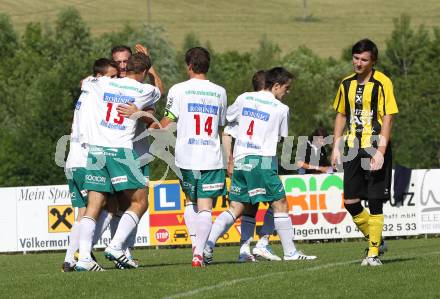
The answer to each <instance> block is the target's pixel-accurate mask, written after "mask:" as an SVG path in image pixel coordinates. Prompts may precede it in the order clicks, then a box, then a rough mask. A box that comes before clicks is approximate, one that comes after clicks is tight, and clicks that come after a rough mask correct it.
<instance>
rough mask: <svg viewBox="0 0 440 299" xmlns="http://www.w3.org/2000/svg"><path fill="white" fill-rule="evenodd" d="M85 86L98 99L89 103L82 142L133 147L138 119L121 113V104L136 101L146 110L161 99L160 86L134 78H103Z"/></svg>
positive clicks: (85, 113) (83, 124) (83, 125)
mask: <svg viewBox="0 0 440 299" xmlns="http://www.w3.org/2000/svg"><path fill="white" fill-rule="evenodd" d="M83 89H84V90H86V91H87V92H89V94H90V97H94V98H93V100H91V101H87V103H86V104H87V105H86V107H85V112H84V115H86V116H85V118H86V121H84V122H83V123H82V125H81V128H83V127H84V129H81V130H82V131H83V132H85V133H84V134H81V141H82V143H83V142H84V143H88V144H90V145H97V146H104V147H117V148H130V149H132V148H133V138H134V133H135V129H136V124H137V121H136V120H132V119H129V118H124V117H122V116H121V115H119V114H118V112H117V111H116V107H117V106H118V105H120V104H127V103H133V104H135V105H136V107H137V108H138V109H141V110H142V109H144V108H145V107H147V106H151V105H154V103H156V102H157V101H158V100H159V98H160V91H159V89H158V88H157V87H154V86H152V85H150V84H143V83H140V82H137V81H136V80H134V79H130V78H119V79H111V78H108V77H99V78H97V79H95V80H93V81H91V82H88V84H83Z"/></svg>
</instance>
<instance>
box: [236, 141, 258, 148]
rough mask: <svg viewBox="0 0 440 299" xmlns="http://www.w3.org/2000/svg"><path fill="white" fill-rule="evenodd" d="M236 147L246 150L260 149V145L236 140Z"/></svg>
mask: <svg viewBox="0 0 440 299" xmlns="http://www.w3.org/2000/svg"><path fill="white" fill-rule="evenodd" d="M236 144H237V146H241V147H246V148H253V149H261V146H260V145H257V144H255V143H252V142H249V141H242V140H240V139H237V142H236Z"/></svg>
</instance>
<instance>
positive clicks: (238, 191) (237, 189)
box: [230, 185, 241, 193]
mask: <svg viewBox="0 0 440 299" xmlns="http://www.w3.org/2000/svg"><path fill="white" fill-rule="evenodd" d="M230 192H232V193H240V192H241V187H238V186H235V185H231V191H230Z"/></svg>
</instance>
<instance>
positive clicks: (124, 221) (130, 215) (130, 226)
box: [109, 211, 139, 250]
mask: <svg viewBox="0 0 440 299" xmlns="http://www.w3.org/2000/svg"><path fill="white" fill-rule="evenodd" d="M138 223H139V217H138V216H137V215H136V214H135V213H134V212H132V211H126V212H125V213H124V215H122V217H121V220H120V221H119V225H118V229H117V230H116V233H115V236H114V237H113V239H112V241H111V242H110V244H109V246H110V247H111V248H113V249H116V250H121V249H122V246H123V244H124V242H125V241H126V240H127V238H128V235H130V233H131V232H132V231H133V230H134V229H135V228H136V226H137V224H138Z"/></svg>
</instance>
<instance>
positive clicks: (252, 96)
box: [226, 91, 289, 161]
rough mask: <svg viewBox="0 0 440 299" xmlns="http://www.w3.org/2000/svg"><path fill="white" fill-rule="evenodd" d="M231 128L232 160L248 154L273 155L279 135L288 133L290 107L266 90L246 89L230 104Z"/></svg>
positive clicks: (228, 117) (228, 116)
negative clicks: (233, 140) (247, 90)
mask: <svg viewBox="0 0 440 299" xmlns="http://www.w3.org/2000/svg"><path fill="white" fill-rule="evenodd" d="M226 119H227V120H228V122H229V123H238V126H237V127H236V128H235V129H234V135H235V137H236V140H235V144H234V161H237V160H239V159H241V158H243V157H245V156H248V155H257V156H275V155H276V151H277V143H278V140H279V137H280V136H281V137H287V136H288V126H289V107H288V106H286V105H285V104H283V103H281V102H280V101H279V100H277V99H276V98H275V96H274V95H273V94H272V93H271V92H268V91H257V92H246V93H244V94H241V95H239V96H238V97H237V99H236V100H235V102H234V104H232V105H231V106H229V108H228V111H227V114H226Z"/></svg>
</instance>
